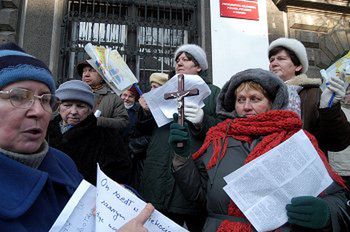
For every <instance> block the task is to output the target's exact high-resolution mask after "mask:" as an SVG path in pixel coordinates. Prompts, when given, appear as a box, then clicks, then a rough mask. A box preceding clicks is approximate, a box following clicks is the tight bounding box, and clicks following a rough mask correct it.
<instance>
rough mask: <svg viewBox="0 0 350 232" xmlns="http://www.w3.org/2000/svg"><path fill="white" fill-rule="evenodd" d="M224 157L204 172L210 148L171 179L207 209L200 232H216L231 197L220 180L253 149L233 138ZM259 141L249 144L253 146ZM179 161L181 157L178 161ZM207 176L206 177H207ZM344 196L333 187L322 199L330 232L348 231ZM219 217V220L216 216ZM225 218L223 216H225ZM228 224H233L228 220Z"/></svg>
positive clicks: (242, 162)
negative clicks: (328, 210)
mask: <svg viewBox="0 0 350 232" xmlns="http://www.w3.org/2000/svg"><path fill="white" fill-rule="evenodd" d="M228 141H229V142H228V147H227V151H226V155H225V156H224V157H223V159H222V160H220V161H219V162H218V164H217V165H216V166H215V167H213V168H211V169H210V170H208V171H207V170H206V168H205V166H206V165H207V163H208V162H209V159H210V157H211V156H212V154H213V151H212V146H210V147H209V148H208V149H207V151H206V153H205V154H204V155H203V156H202V157H201V158H200V159H197V160H196V161H194V160H192V159H188V160H186V161H184V162H183V165H182V166H181V167H179V168H178V169H177V170H176V171H175V172H174V177H175V178H176V181H177V183H178V185H179V186H180V187H181V189H182V192H183V193H184V195H185V197H186V198H187V199H188V200H192V201H194V202H198V204H204V205H206V206H207V210H208V217H207V220H206V223H205V226H204V229H203V231H208V232H212V231H216V229H217V228H218V226H219V225H220V223H221V222H222V220H223V219H224V218H225V217H227V218H225V219H229V217H230V216H227V214H228V212H227V210H228V205H229V202H230V197H229V196H228V195H227V194H226V193H225V191H224V190H223V187H224V186H225V185H226V182H225V180H224V179H223V177H225V176H227V175H228V174H230V173H231V172H233V171H235V170H237V169H238V168H240V167H241V166H243V165H244V161H245V159H246V158H247V156H248V154H249V153H250V152H251V150H252V149H253V148H254V146H248V145H247V143H242V142H241V141H238V140H236V139H233V138H229V140H228ZM258 142H259V141H255V142H252V144H253V145H254V144H255V145H256V144H257V143H258ZM178 158H179V157H178ZM180 158H182V157H180ZM207 175H208V176H207ZM346 194H347V192H346V191H345V190H344V189H343V188H341V187H340V186H339V185H337V184H335V183H333V184H332V185H331V186H330V187H328V188H327V189H326V190H325V191H324V194H323V195H322V196H321V198H323V199H324V200H325V201H326V202H327V203H328V206H329V207H330V210H331V223H332V228H333V230H332V231H349V230H350V214H349V211H348V212H346V211H347V210H349V208H348V206H347V196H346ZM219 215H221V216H219ZM225 215H226V216H225ZM229 220H233V221H234V220H235V219H234V218H231V219H229ZM290 226H291V225H285V228H284V229H287V230H283V231H290V230H289V229H288V228H290ZM293 231H310V230H307V229H306V228H294V227H293Z"/></svg>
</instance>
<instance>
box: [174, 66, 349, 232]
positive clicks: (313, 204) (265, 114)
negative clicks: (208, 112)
mask: <svg viewBox="0 0 350 232" xmlns="http://www.w3.org/2000/svg"><path fill="white" fill-rule="evenodd" d="M287 104H288V92H287V87H286V86H285V85H284V83H283V82H282V81H281V80H280V79H279V78H278V77H277V76H275V75H274V74H272V73H270V72H268V71H264V70H261V69H249V70H246V71H243V72H240V73H237V74H236V75H234V76H233V77H232V78H231V80H230V81H228V82H227V83H226V84H225V86H224V87H223V89H222V91H221V93H220V95H219V98H218V104H217V112H218V114H220V115H222V116H225V117H226V118H227V119H226V120H225V121H223V122H221V123H219V124H217V125H216V126H214V127H212V128H211V129H210V130H209V131H208V133H207V136H206V139H205V141H204V143H203V146H202V147H201V148H200V149H199V150H198V151H197V152H196V153H194V154H193V155H192V159H191V158H189V156H190V151H189V145H190V139H189V133H188V130H187V127H186V126H184V127H183V126H180V125H179V124H177V123H173V124H172V125H171V131H170V136H169V143H170V144H171V146H172V147H173V149H174V151H175V156H174V158H173V171H174V172H173V175H174V177H175V179H176V181H177V182H178V183H179V186H180V187H181V189H182V193H183V194H184V196H185V197H186V198H187V199H188V200H192V201H194V202H197V204H199V205H206V207H207V211H208V217H207V219H206V224H205V226H204V231H241V232H242V231H254V229H253V227H252V226H251V224H250V223H249V221H248V220H247V219H245V217H244V215H243V214H242V212H240V210H239V209H238V208H237V206H236V205H235V204H234V203H233V202H232V200H230V198H229V196H228V195H227V194H226V193H225V192H224V190H223V187H224V185H225V181H224V179H223V177H224V176H226V175H228V174H230V173H231V172H233V171H235V170H237V169H238V168H240V167H242V166H243V165H244V164H246V163H248V162H250V161H252V160H254V159H255V158H257V157H259V156H260V155H262V154H264V153H266V152H267V151H269V150H270V149H272V148H273V147H275V146H277V145H279V144H280V143H282V142H283V141H285V140H286V139H288V138H289V137H290V136H292V135H293V134H294V133H296V132H297V131H298V130H300V129H301V126H302V122H301V120H300V118H299V117H298V115H297V114H296V113H294V112H292V111H286V110H282V109H284V108H285V107H286V106H287ZM306 133H307V132H306ZM307 134H308V136H309V138H310V139H311V141H312V142H313V145H314V146H315V147H317V143H316V142H315V139H314V137H313V136H312V135H310V134H309V133H307ZM178 142H183V143H184V146H183V147H181V148H178V147H177V145H176V144H177V143H178ZM318 150H319V149H318ZM319 156H320V157H321V158H323V159H322V160H325V156H324V154H323V153H322V152H321V151H320V150H319ZM325 166H326V167H327V169H328V172H329V174H330V176H331V177H332V178H333V180H334V183H333V184H332V185H331V186H330V187H328V188H327V189H326V190H325V191H324V193H323V194H322V196H318V197H312V196H303V197H296V198H293V199H292V202H291V204H289V205H288V206H286V209H287V216H288V221H289V222H288V223H287V224H286V225H284V227H286V228H287V229H288V228H289V229H292V230H297V231H307V230H309V229H333V231H340V230H341V229H342V230H343V229H344V231H348V230H349V228H350V220H349V215H348V213H347V212H346V208H347V206H346V201H347V199H346V195H345V190H344V189H343V187H341V186H344V183H343V181H342V179H341V178H340V177H339V176H338V175H337V174H335V173H334V172H333V171H332V170H331V169H330V168H329V165H328V164H326V163H325ZM297 204H299V206H305V207H298V206H297ZM304 208H308V210H304Z"/></svg>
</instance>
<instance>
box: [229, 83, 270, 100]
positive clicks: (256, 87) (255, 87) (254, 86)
mask: <svg viewBox="0 0 350 232" xmlns="http://www.w3.org/2000/svg"><path fill="white" fill-rule="evenodd" d="M245 89H247V90H250V89H251V90H256V91H259V92H261V93H262V94H263V95H264V96H265V97H266V98H267V99H268V100H269V101H271V97H270V96H269V94H268V93H267V91H266V90H265V89H264V88H263V87H262V86H261V85H260V84H258V83H256V82H254V81H246V82H242V83H241V84H240V85H239V86H238V87H237V88H236V90H235V96H237V93H239V92H241V91H243V90H245Z"/></svg>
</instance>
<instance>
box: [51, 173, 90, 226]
mask: <svg viewBox="0 0 350 232" xmlns="http://www.w3.org/2000/svg"><path fill="white" fill-rule="evenodd" d="M95 203H96V187H95V186H93V185H91V184H90V183H89V182H87V181H85V180H83V181H82V182H81V183H80V185H79V187H78V188H77V190H75V192H74V194H73V196H72V197H71V198H70V199H69V201H68V203H67V204H66V206H65V207H64V209H63V210H62V212H61V214H60V216H59V217H58V218H57V219H56V221H55V223H54V224H53V226H52V227H51V229H50V231H49V232H73V231H79V232H93V231H95V217H94V215H93V209H94V208H95Z"/></svg>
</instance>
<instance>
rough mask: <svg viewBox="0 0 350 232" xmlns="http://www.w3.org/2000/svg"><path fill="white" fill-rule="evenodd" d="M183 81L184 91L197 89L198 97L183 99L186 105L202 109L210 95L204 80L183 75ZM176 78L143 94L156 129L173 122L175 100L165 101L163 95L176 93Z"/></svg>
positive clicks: (195, 76)
mask: <svg viewBox="0 0 350 232" xmlns="http://www.w3.org/2000/svg"><path fill="white" fill-rule="evenodd" d="M184 80H185V90H189V89H195V88H196V89H198V90H199V95H197V96H190V97H185V105H186V103H189V102H191V103H193V104H196V105H198V106H199V107H201V108H202V107H204V102H203V100H204V99H205V98H206V97H208V96H209V95H210V93H211V91H210V88H209V86H208V85H207V84H206V83H205V82H204V80H203V79H202V78H201V77H200V76H198V75H184ZM177 86H178V78H177V75H175V76H174V77H173V78H171V79H170V80H169V81H167V82H166V83H165V84H164V85H163V86H161V87H159V88H156V89H154V90H152V91H150V92H148V93H145V94H143V95H142V96H143V97H144V99H145V101H146V102H147V105H148V107H149V109H150V110H151V113H152V115H153V117H154V119H155V121H156V123H157V125H158V127H161V126H164V125H165V124H167V123H170V122H172V121H173V114H174V113H177V106H178V102H177V99H170V100H165V99H164V94H165V93H173V92H177V91H178V90H177Z"/></svg>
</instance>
